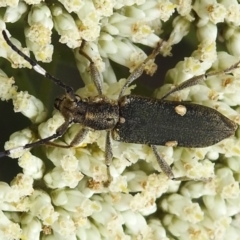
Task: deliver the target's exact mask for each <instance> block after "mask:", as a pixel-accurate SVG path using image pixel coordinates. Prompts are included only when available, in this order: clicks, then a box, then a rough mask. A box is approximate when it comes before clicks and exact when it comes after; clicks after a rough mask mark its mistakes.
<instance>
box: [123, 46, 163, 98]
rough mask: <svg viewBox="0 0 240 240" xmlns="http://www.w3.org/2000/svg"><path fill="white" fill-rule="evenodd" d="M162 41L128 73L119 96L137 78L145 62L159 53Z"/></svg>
mask: <svg viewBox="0 0 240 240" xmlns="http://www.w3.org/2000/svg"><path fill="white" fill-rule="evenodd" d="M162 43H163V41H160V42H158V44H157V46H156V47H155V48H154V49H153V51H152V53H151V54H150V55H149V56H148V57H147V58H146V59H145V60H144V61H143V62H142V63H140V64H139V65H138V66H137V67H136V68H135V69H134V71H133V72H132V73H131V74H130V75H129V77H128V78H127V81H126V83H125V84H124V86H123V88H122V90H121V92H120V94H119V98H120V97H122V95H123V94H124V92H125V90H126V88H127V87H128V86H129V85H130V84H131V83H132V82H133V81H134V80H136V79H137V78H139V77H140V76H141V75H142V73H143V71H144V68H145V65H146V63H147V62H148V61H149V60H151V59H155V57H156V56H157V55H158V54H159V53H160V49H161V47H162Z"/></svg>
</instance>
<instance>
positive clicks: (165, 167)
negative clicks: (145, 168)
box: [151, 145, 174, 179]
mask: <svg viewBox="0 0 240 240" xmlns="http://www.w3.org/2000/svg"><path fill="white" fill-rule="evenodd" d="M151 148H152V150H153V153H154V155H155V157H156V159H157V162H158V164H159V166H160V168H161V169H162V171H163V172H164V173H165V174H166V175H167V176H168V178H169V179H174V175H173V172H172V170H171V168H170V166H169V165H168V164H167V162H166V161H165V160H164V159H163V158H162V157H161V155H160V154H159V152H158V150H157V148H156V146H155V145H151Z"/></svg>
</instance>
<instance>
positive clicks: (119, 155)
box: [0, 0, 240, 240]
mask: <svg viewBox="0 0 240 240" xmlns="http://www.w3.org/2000/svg"><path fill="white" fill-rule="evenodd" d="M0 7H1V10H2V11H1V18H0V30H1V31H2V30H6V31H7V30H9V32H8V31H7V32H8V35H10V34H12V35H13V36H14V37H11V41H12V42H13V43H14V44H15V45H16V46H17V47H18V48H20V49H21V51H23V52H24V53H25V54H27V55H29V54H30V51H31V52H33V54H34V56H35V59H36V60H37V61H42V62H51V61H52V54H53V52H54V53H59V55H60V57H59V56H58V57H57V58H58V60H59V59H60V58H63V56H65V55H64V54H65V52H61V54H60V52H58V47H59V44H58V43H57V41H59V42H60V43H61V44H63V45H64V48H63V49H65V51H66V52H67V50H66V49H71V50H72V51H73V53H74V57H75V60H76V65H77V68H78V70H79V72H80V75H81V77H82V79H83V81H84V83H85V87H84V88H81V89H78V90H77V91H76V94H78V95H79V96H81V97H89V96H96V95H97V94H98V93H97V90H96V87H95V86H94V84H93V82H92V80H91V77H90V74H89V71H88V69H89V61H88V60H87V59H86V58H85V57H84V56H82V55H81V54H79V47H80V46H81V45H82V43H83V42H85V47H84V51H85V52H86V54H88V55H89V56H90V57H91V59H92V60H93V62H94V63H95V65H96V66H97V68H98V70H99V72H100V73H101V78H102V80H103V94H104V95H106V96H107V97H109V98H110V99H115V100H116V99H117V97H118V95H119V92H120V91H121V89H122V87H123V85H124V83H125V81H126V80H125V79H119V78H118V74H119V73H117V71H116V69H115V68H114V67H112V66H114V65H122V66H124V67H126V68H127V69H128V70H129V72H130V73H131V72H133V70H134V69H135V68H136V66H138V65H139V64H140V63H141V62H142V61H143V60H144V59H145V58H146V56H147V54H146V53H145V52H144V51H143V50H142V46H148V47H150V48H154V47H155V46H156V45H157V43H158V42H159V41H160V40H161V38H160V36H161V37H163V38H164V44H163V48H162V52H161V54H162V55H163V56H169V55H171V50H172V46H173V45H176V48H177V47H178V46H181V45H179V44H180V43H181V42H182V39H183V37H185V36H186V38H185V39H187V41H188V46H187V47H186V49H184V51H183V52H184V54H185V52H189V49H190V47H191V48H192V46H191V44H192V43H193V42H194V45H196V46H197V47H195V48H194V47H193V48H194V50H193V52H192V53H190V54H188V55H183V56H182V57H181V58H180V59H181V61H180V62H178V63H177V64H176V66H175V67H174V68H172V69H170V70H169V71H168V72H167V74H166V76H165V84H164V85H163V86H162V87H161V88H160V89H157V90H156V91H155V92H154V97H156V98H161V96H163V95H164V94H166V93H167V92H168V91H169V90H170V89H172V88H173V87H174V86H176V85H179V84H180V83H182V82H184V81H186V80H187V79H189V78H191V77H193V76H197V75H200V74H204V73H205V72H206V71H208V70H210V69H211V70H223V69H225V68H227V67H229V66H231V65H232V64H234V63H236V62H237V61H238V60H239V56H240V50H239V49H240V48H239V46H240V45H239V44H240V35H239V29H238V27H239V25H240V5H239V3H238V2H237V1H236V0H231V1H221V3H218V2H217V1H214V0H212V1H209V0H196V1H194V3H192V2H191V1H189V0H183V1H178V2H177V1H169V0H150V1H144V0H141V1H134V0H133V1H131V0H125V1H106V0H105V1H91V0H89V1H85V0H81V1H77V0H76V1H66V0H62V1H54V2H52V1H45V2H42V1H39V0H38V1H27V0H26V1H16V0H12V1H8V0H5V1H4V0H3V1H1V2H0ZM18 23H19V24H18ZM17 30H18V31H17ZM16 31H17V32H16ZM19 32H21V33H24V35H25V41H26V45H27V47H26V48H23V47H22V45H24V44H23V42H21V43H20V42H19V41H18V40H17V39H16V38H18V34H17V33H19ZM52 33H55V36H56V35H57V36H58V37H57V38H58V40H57V41H56V40H55V37H53V38H52ZM21 35H22V34H21ZM194 45H193V46H194ZM220 47H221V48H222V49H223V50H224V51H221V52H220V51H219V49H220ZM185 50H186V51H185ZM0 56H1V57H2V58H1V63H3V62H7V60H8V61H9V62H10V63H11V67H12V69H11V70H8V69H7V67H6V70H5V67H4V66H5V65H4V64H3V65H1V66H0V67H1V68H2V69H1V70H0V98H1V100H2V101H6V100H12V102H13V106H14V112H21V113H22V114H23V115H24V116H26V117H27V118H28V119H29V120H30V121H31V124H29V126H28V127H26V128H25V129H22V130H20V131H18V132H15V133H13V134H12V135H11V136H10V140H9V141H8V142H6V144H5V148H6V149H11V148H15V147H17V146H24V145H26V144H28V143H32V142H35V141H37V140H38V139H40V138H45V137H48V136H51V135H52V134H54V133H55V132H56V130H57V128H58V127H59V126H60V125H61V124H62V123H63V122H64V118H63V116H62V115H61V113H60V112H58V111H54V112H53V114H52V115H51V117H49V115H48V114H47V107H45V105H46V104H43V102H42V99H38V98H37V97H36V96H34V94H30V93H29V92H31V91H30V90H29V89H31V88H32V87H33V86H35V85H36V84H37V81H38V80H36V79H35V76H36V75H37V74H35V75H32V76H33V77H32V78H31V79H29V81H27V82H28V86H26V89H24V91H20V90H18V88H17V85H18V84H15V82H14V80H16V81H17V82H18V83H19V84H20V83H21V82H23V81H25V80H24V78H25V76H24V75H23V77H22V76H16V77H15V79H14V78H13V77H12V75H14V71H17V70H14V68H25V67H27V68H31V65H30V64H29V63H28V62H27V61H25V60H24V59H23V58H22V57H21V56H19V55H18V54H17V53H16V52H14V51H13V50H12V49H11V48H10V47H9V46H8V45H7V43H6V41H5V40H4V39H3V37H2V35H1V34H0ZM173 57H175V56H174V55H173ZM177 57H178V58H179V56H177ZM156 68H157V66H156V64H154V63H153V62H150V63H149V64H148V66H147V68H146V72H147V73H148V74H149V75H153V74H154V72H155V71H156ZM22 71H23V70H22ZM28 71H30V70H28ZM239 73H240V70H238V69H236V70H234V71H233V72H232V74H231V75H229V74H228V75H226V74H225V75H218V76H214V77H211V78H208V79H206V81H204V82H203V83H202V84H199V85H196V86H193V87H190V88H187V89H185V90H183V91H179V92H177V93H174V94H173V95H171V96H170V97H169V99H172V100H175V101H183V100H185V101H192V102H194V103H198V104H201V105H205V106H209V107H212V108H214V109H217V110H218V111H219V112H221V113H222V114H224V115H225V116H227V117H228V118H229V119H231V120H233V121H234V122H236V123H238V124H239V123H240V118H239V107H238V105H239V104H240V97H239V96H240V79H239V76H240V75H239ZM153 76H154V75H153ZM18 78H19V79H18ZM61 80H62V81H63V82H64V83H65V84H68V79H61ZM149 81H151V80H149ZM135 83H136V85H138V82H137V80H136V82H135ZM149 85H150V83H149ZM56 87H58V86H56ZM134 87H135V86H133V85H131V86H130V87H128V88H127V90H126V92H125V93H124V94H130V93H131V90H132V89H133V88H134ZM27 90H29V92H27ZM36 92H37V93H39V92H42V93H43V94H42V98H43V99H44V98H45V99H46V95H48V94H50V95H51V89H50V88H49V87H45V88H43V87H41V89H40V90H39V89H37V91H36ZM143 94H144V93H143ZM36 95H37V94H36ZM39 96H41V94H39ZM50 104H51V105H53V102H51V103H50ZM1 113H2V114H1V118H2V117H4V114H3V113H4V109H2V110H1ZM8 127H9V126H8ZM81 127H82V126H80V125H77V124H74V125H72V126H71V127H70V128H69V129H68V131H67V132H66V133H65V134H64V135H63V136H62V137H61V138H59V139H57V140H56V141H55V143H57V144H60V145H64V144H65V145H66V144H69V143H70V142H71V141H72V139H73V138H74V136H75V135H76V133H78V132H79V130H80V129H81ZM238 136H239V130H237V131H236V134H235V136H233V137H230V138H227V139H225V140H223V141H221V142H220V143H218V144H216V145H214V146H209V147H207V148H201V149H200V148H198V149H189V148H180V147H158V151H159V152H160V153H161V155H162V156H163V157H164V159H165V160H166V161H167V162H168V163H169V164H172V165H171V168H172V170H173V173H174V175H175V176H176V177H181V176H186V177H188V178H189V179H193V180H192V181H191V180H189V181H186V182H180V181H173V180H170V179H168V178H167V176H165V174H164V173H162V172H161V169H160V168H159V166H158V164H157V162H156V159H155V156H154V154H153V152H152V151H151V148H150V147H148V146H145V145H140V144H129V143H122V142H115V141H113V142H112V149H113V163H112V165H111V166H110V174H111V176H112V182H111V183H110V185H109V186H108V187H106V186H104V182H105V181H106V180H107V168H106V164H105V157H104V152H105V137H106V133H105V131H94V132H92V131H90V132H89V134H88V135H87V136H86V138H85V139H84V141H83V142H81V144H79V145H78V146H77V147H75V148H68V149H65V148H59V147H56V146H43V147H42V152H41V151H40V152H37V151H36V154H33V153H31V152H30V151H29V150H23V151H19V152H15V153H14V154H12V155H11V157H12V158H16V159H15V160H16V161H18V165H19V166H20V167H21V168H22V173H19V174H17V176H15V177H14V178H13V180H12V181H11V183H10V184H8V183H6V182H4V181H2V182H0V193H1V194H0V201H1V204H0V239H3V240H5V239H28V240H31V239H34V240H36V239H43V240H52V239H58V240H62V239H70V240H71V239H73V240H75V239H157V240H159V239H161V240H167V239H184V240H185V239H194V240H195V239H201V240H202V239H231V240H235V239H239V235H240V229H239V224H240V220H239V219H240V204H239V203H240V191H239V181H240V175H239V173H240V142H239V139H238ZM195 137H196V138H197V137H198V136H195ZM4 140H5V139H4ZM9 168H11V165H9ZM5 171H8V169H5ZM202 179H205V180H206V181H202ZM194 180H198V181H194Z"/></svg>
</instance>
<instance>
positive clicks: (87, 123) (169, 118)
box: [0, 30, 240, 179]
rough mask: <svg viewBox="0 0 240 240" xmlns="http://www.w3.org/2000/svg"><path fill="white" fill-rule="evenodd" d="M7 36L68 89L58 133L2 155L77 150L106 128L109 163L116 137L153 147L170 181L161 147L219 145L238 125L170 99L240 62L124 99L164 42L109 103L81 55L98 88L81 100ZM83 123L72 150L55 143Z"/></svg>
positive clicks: (213, 112) (94, 71)
mask: <svg viewBox="0 0 240 240" xmlns="http://www.w3.org/2000/svg"><path fill="white" fill-rule="evenodd" d="M2 34H3V37H4V39H5V41H6V42H7V43H8V45H9V46H10V47H11V48H12V49H13V50H14V51H15V52H17V53H18V54H19V55H20V56H22V57H23V58H24V59H25V60H26V61H28V62H29V63H30V64H31V65H32V67H33V69H34V70H35V71H36V72H38V73H40V74H42V75H43V76H45V77H46V78H48V79H50V80H51V81H53V82H54V83H55V84H57V85H58V86H60V87H61V88H63V89H64V90H65V94H63V95H62V96H60V97H58V98H56V100H55V103H54V106H55V108H56V109H57V110H59V111H60V113H61V114H62V115H63V117H64V119H65V122H64V123H63V124H62V125H61V126H60V127H59V128H58V129H57V130H56V133H55V134H53V135H52V136H49V137H47V138H44V139H40V140H38V141H36V142H33V143H29V144H26V145H25V146H21V147H16V148H13V149H9V150H5V151H3V152H0V157H3V156H8V155H10V154H11V153H14V152H15V151H20V150H23V149H27V148H32V147H35V146H37V145H41V144H49V145H53V146H60V147H65V148H68V147H73V146H76V145H77V144H79V143H80V142H81V141H83V139H84V138H85V136H86V135H87V133H88V132H89V131H91V130H106V131H107V135H106V149H105V160H106V165H107V167H108V175H109V178H111V176H110V173H109V166H110V165H111V161H112V158H113V155H112V148H111V139H113V140H116V141H120V142H127V143H137V144H148V145H150V146H151V148H152V150H153V152H154V155H155V156H156V159H157V161H158V164H159V166H160V168H161V169H162V171H163V172H164V173H165V174H166V175H167V176H168V177H169V178H170V179H174V175H173V173H172V170H171V168H170V166H169V165H168V164H167V163H166V162H165V160H164V159H163V158H162V157H161V155H160V153H159V152H158V151H157V148H156V146H157V145H163V146H181V147H187V148H202V147H207V146H211V145H214V144H216V143H218V142H220V141H221V140H223V139H225V138H228V137H229V136H231V135H233V134H234V133H235V131H236V129H237V124H236V123H234V122H233V121H232V120H230V119H228V118H227V117H225V116H224V115H223V114H221V113H219V112H218V111H216V110H215V109H212V108H209V107H206V106H202V105H198V104H193V103H190V102H179V101H169V100H166V98H167V97H168V96H169V95H171V94H173V93H175V92H178V91H180V90H182V89H185V88H188V87H191V86H193V85H196V84H198V83H199V82H201V81H203V80H205V79H206V78H208V77H209V76H214V75H218V74H223V73H229V72H231V71H232V70H234V69H236V68H238V67H239V66H238V65H239V64H240V61H239V62H237V63H236V64H234V65H232V66H231V67H229V68H227V69H225V70H223V71H219V72H213V73H206V74H202V75H199V76H196V77H193V78H190V79H189V80H187V81H185V82H183V83H182V84H180V85H178V86H176V87H175V88H173V89H172V90H170V91H169V92H168V93H167V94H165V95H164V96H163V97H162V98H161V99H155V98H147V97H143V96H137V95H124V92H125V90H126V88H127V87H128V86H129V85H130V84H131V83H132V82H133V81H134V80H136V79H137V78H138V77H139V76H141V75H142V73H143V71H144V67H145V65H146V63H147V62H148V61H149V60H151V59H155V57H156V56H157V55H158V54H159V52H160V49H161V46H162V42H159V43H158V45H157V47H156V48H155V49H154V50H153V51H152V53H151V54H150V55H149V56H148V57H147V58H146V59H145V60H144V61H143V62H142V63H141V64H139V65H138V66H137V67H136V68H135V70H134V71H133V72H132V73H131V74H130V76H129V77H128V78H127V81H126V83H125V85H124V86H123V88H122V89H121V92H120V94H119V97H118V99H117V100H110V99H108V98H107V97H106V96H104V95H103V93H102V83H101V78H100V73H99V71H98V70H97V67H96V66H95V64H94V62H93V60H92V59H91V58H90V57H89V56H88V55H87V54H86V53H85V52H84V51H83V48H84V46H83V47H82V48H81V49H80V53H81V54H82V55H83V56H84V57H85V58H87V59H88V60H89V63H90V64H89V67H90V74H91V77H92V80H93V82H94V84H95V86H96V88H97V91H98V95H97V96H95V97H88V98H81V97H80V96H78V95H76V94H75V93H74V90H73V88H72V87H70V86H67V85H65V84H64V83H63V82H62V81H60V80H59V79H57V78H55V77H54V76H52V75H50V74H49V73H48V72H47V71H45V70H44V69H43V68H42V67H41V66H40V65H39V64H38V63H37V62H36V61H34V60H32V59H31V58H29V57H28V56H27V55H25V54H24V53H23V52H22V51H20V50H19V49H18V48H17V47H16V46H15V45H14V44H13V43H12V42H11V41H10V39H9V38H8V36H7V33H6V31H5V30H3V31H2ZM72 123H78V124H81V125H82V126H83V128H82V130H81V131H80V132H78V133H77V134H76V136H75V137H74V139H73V140H72V142H71V143H70V144H69V145H68V146H61V145H58V144H55V143H52V142H50V141H51V140H54V139H56V138H58V137H60V136H62V135H63V134H64V133H65V132H66V130H67V129H68V127H69V126H70V124H72Z"/></svg>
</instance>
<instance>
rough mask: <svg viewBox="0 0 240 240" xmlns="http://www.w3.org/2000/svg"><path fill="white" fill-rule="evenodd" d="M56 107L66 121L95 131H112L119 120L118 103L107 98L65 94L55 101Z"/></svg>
mask: <svg viewBox="0 0 240 240" xmlns="http://www.w3.org/2000/svg"><path fill="white" fill-rule="evenodd" d="M55 107H56V109H58V110H59V111H60V112H61V113H62V115H63V116H64V118H65V120H67V121H69V122H73V123H79V124H82V125H83V126H84V127H89V128H91V129H94V130H110V129H112V128H114V126H115V125H116V124H117V122H118V119H119V107H118V102H117V101H113V100H110V99H108V98H106V97H105V96H96V97H89V98H81V97H79V96H78V95H75V96H74V97H70V96H69V95H67V94H65V95H63V96H62V97H60V98H57V99H56V100H55Z"/></svg>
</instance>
